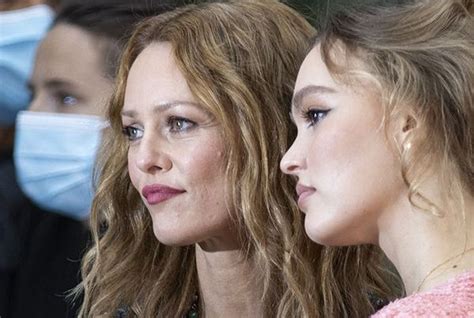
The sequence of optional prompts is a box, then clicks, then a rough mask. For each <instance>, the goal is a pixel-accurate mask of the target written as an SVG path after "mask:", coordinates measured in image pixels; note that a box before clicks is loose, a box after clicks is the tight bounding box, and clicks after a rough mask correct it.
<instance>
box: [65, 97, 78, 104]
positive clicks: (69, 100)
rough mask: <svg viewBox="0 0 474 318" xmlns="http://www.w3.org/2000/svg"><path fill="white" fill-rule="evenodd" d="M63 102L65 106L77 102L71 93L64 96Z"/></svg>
mask: <svg viewBox="0 0 474 318" xmlns="http://www.w3.org/2000/svg"><path fill="white" fill-rule="evenodd" d="M63 104H64V105H67V106H74V105H76V104H77V98H76V97H74V96H71V95H67V96H64V97H63Z"/></svg>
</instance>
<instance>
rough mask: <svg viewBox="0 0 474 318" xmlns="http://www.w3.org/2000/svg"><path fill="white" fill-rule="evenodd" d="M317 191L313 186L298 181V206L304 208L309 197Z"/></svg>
mask: <svg viewBox="0 0 474 318" xmlns="http://www.w3.org/2000/svg"><path fill="white" fill-rule="evenodd" d="M315 192H316V189H315V188H313V187H308V186H305V185H302V184H300V183H298V184H297V185H296V194H297V195H298V206H299V207H300V209H302V210H303V208H302V205H303V203H304V201H305V199H306V198H307V197H309V196H310V195H312V194H313V193H315Z"/></svg>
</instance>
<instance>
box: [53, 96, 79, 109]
mask: <svg viewBox="0 0 474 318" xmlns="http://www.w3.org/2000/svg"><path fill="white" fill-rule="evenodd" d="M56 100H57V101H58V102H59V104H60V105H62V106H66V107H70V106H75V105H77V104H78V103H79V98H77V97H76V96H74V95H73V94H69V93H67V92H58V93H57V94H56Z"/></svg>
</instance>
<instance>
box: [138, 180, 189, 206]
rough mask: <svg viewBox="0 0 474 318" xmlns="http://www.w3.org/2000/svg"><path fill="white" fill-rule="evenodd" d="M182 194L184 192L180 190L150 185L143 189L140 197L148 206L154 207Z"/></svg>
mask: <svg viewBox="0 0 474 318" xmlns="http://www.w3.org/2000/svg"><path fill="white" fill-rule="evenodd" d="M184 192H186V191H185V190H182V189H175V188H172V187H168V186H165V185H161V184H152V185H149V186H145V187H144V188H143V190H142V195H143V197H144V198H145V200H146V201H147V202H148V204H150V205H155V204H158V203H161V202H163V201H166V200H169V199H171V198H174V197H176V196H178V195H180V194H182V193H184Z"/></svg>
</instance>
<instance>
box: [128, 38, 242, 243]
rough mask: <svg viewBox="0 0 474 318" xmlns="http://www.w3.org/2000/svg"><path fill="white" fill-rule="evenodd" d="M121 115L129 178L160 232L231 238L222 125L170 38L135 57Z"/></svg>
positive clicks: (185, 239) (188, 239)
mask: <svg viewBox="0 0 474 318" xmlns="http://www.w3.org/2000/svg"><path fill="white" fill-rule="evenodd" d="M122 123H123V127H124V132H125V134H126V135H127V137H128V139H129V151H128V169H129V174H130V178H131V181H132V183H133V185H134V187H135V188H136V189H137V191H138V192H139V193H140V195H141V198H142V200H143V201H144V203H145V205H146V207H147V208H148V210H149V212H150V214H151V217H152V220H153V230H154V233H155V236H156V237H157V239H158V240H159V241H160V242H162V243H164V244H167V245H187V244H193V243H197V242H207V241H209V242H213V243H215V244H217V245H219V244H222V245H226V244H233V237H232V236H231V235H230V232H231V231H229V224H230V217H229V213H228V210H227V207H226V200H225V174H224V159H223V157H224V141H223V138H222V137H221V134H220V132H221V130H220V129H219V127H220V126H219V125H218V124H217V123H216V122H215V120H214V118H213V116H212V115H211V114H209V113H208V112H207V111H206V110H205V109H204V108H203V107H202V106H201V105H199V104H198V103H197V101H196V98H195V97H194V96H193V94H192V93H191V91H190V89H189V87H188V84H187V82H186V79H185V77H184V76H183V73H182V72H181V71H180V69H179V68H178V66H177V64H176V62H175V59H174V56H173V53H172V47H171V45H170V44H169V43H166V42H160V43H154V44H151V45H149V46H148V47H147V48H146V49H145V50H144V51H143V52H142V53H140V55H139V56H138V58H137V59H136V60H135V62H134V63H133V65H132V67H131V70H130V73H129V76H128V80H127V87H126V92H125V101H124V106H123V110H122Z"/></svg>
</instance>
